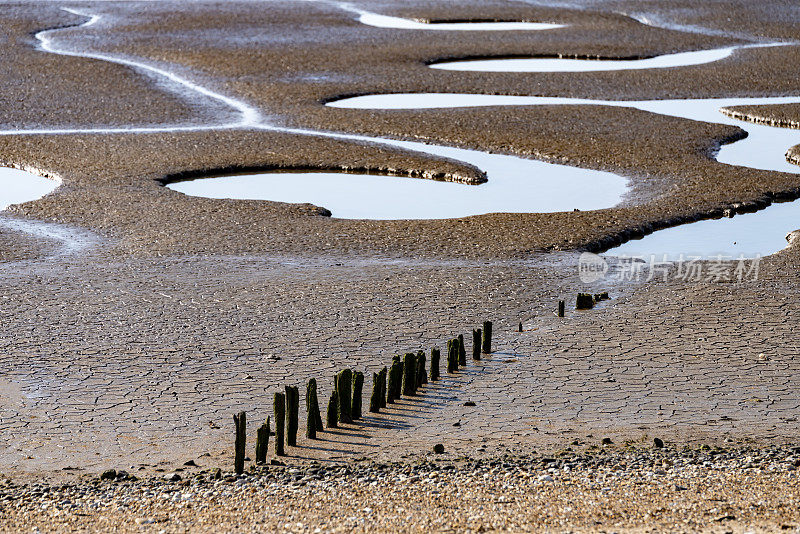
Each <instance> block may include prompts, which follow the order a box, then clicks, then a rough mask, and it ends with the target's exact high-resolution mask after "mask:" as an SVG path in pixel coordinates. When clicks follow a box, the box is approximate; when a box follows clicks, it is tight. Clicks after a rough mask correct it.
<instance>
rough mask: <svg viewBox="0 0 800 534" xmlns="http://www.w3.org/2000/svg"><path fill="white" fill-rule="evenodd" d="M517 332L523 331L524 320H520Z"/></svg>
mask: <svg viewBox="0 0 800 534" xmlns="http://www.w3.org/2000/svg"><path fill="white" fill-rule="evenodd" d="M517 332H522V321H520V322H519V327H518V328H517Z"/></svg>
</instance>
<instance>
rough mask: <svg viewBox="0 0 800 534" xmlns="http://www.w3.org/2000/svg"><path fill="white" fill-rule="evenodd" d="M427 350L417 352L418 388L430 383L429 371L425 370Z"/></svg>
mask: <svg viewBox="0 0 800 534" xmlns="http://www.w3.org/2000/svg"><path fill="white" fill-rule="evenodd" d="M426 363H427V361H426V359H425V351H422V350H421V351H419V352H417V388H420V387H422V386H423V385H424V384H427V383H428V371H426V370H425V364H426Z"/></svg>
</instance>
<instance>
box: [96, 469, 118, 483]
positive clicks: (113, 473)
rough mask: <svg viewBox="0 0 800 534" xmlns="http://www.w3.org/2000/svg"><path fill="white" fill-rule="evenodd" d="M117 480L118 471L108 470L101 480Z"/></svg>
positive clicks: (101, 476) (104, 472)
mask: <svg viewBox="0 0 800 534" xmlns="http://www.w3.org/2000/svg"><path fill="white" fill-rule="evenodd" d="M115 478H117V470H116V469H106V470H105V471H103V474H102V475H100V480H114V479H115Z"/></svg>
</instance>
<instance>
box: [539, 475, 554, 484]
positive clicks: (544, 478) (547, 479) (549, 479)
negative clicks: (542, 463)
mask: <svg viewBox="0 0 800 534" xmlns="http://www.w3.org/2000/svg"><path fill="white" fill-rule="evenodd" d="M539 482H555V479H554V478H553V477H552V476H550V475H539Z"/></svg>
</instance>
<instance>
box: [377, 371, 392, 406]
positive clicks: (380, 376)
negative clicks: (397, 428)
mask: <svg viewBox="0 0 800 534" xmlns="http://www.w3.org/2000/svg"><path fill="white" fill-rule="evenodd" d="M388 373H389V370H388V369H387V368H386V367H384V368H383V369H381V371H380V372H379V373H378V379H379V380H380V384H381V408H386V375H387V374H388Z"/></svg>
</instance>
